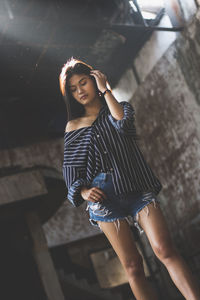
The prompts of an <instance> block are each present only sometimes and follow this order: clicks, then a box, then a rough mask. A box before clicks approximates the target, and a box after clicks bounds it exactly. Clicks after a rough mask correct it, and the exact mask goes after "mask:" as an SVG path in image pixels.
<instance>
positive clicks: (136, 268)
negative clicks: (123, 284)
mask: <svg viewBox="0 0 200 300" xmlns="http://www.w3.org/2000/svg"><path fill="white" fill-rule="evenodd" d="M124 267H125V270H126V273H127V275H128V277H129V278H132V279H134V278H138V276H144V267H143V259H142V256H141V255H138V256H137V257H136V258H133V259H130V260H127V261H126V262H125V264H124Z"/></svg>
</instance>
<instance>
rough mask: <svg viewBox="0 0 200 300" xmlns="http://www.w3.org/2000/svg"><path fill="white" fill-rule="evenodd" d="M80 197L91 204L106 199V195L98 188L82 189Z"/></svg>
mask: <svg viewBox="0 0 200 300" xmlns="http://www.w3.org/2000/svg"><path fill="white" fill-rule="evenodd" d="M81 196H82V198H83V199H84V200H86V201H91V202H102V201H103V200H104V199H107V195H106V194H105V193H104V192H103V191H102V190H101V189H100V188H98V187H92V188H89V189H88V188H87V187H82V189H81Z"/></svg>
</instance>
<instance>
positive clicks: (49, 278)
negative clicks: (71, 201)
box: [26, 212, 65, 300]
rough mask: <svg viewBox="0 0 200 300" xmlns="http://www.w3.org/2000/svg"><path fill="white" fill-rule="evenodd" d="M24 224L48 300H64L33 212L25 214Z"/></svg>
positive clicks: (40, 227)
mask: <svg viewBox="0 0 200 300" xmlns="http://www.w3.org/2000/svg"><path fill="white" fill-rule="evenodd" d="M26 222H27V224H28V228H29V231H30V235H31V237H32V242H33V247H32V254H33V257H34V259H35V262H36V264H37V268H38V272H39V275H40V279H41V282H42V284H43V287H44V290H45V293H46V295H47V299H48V300H64V299H65V298H64V295H63V292H62V289H61V286H60V283H59V280H58V276H57V273H56V271H55V268H54V265H53V261H52V259H51V256H50V254H49V251H48V246H47V242H46V238H45V235H44V232H43V229H42V226H41V224H40V220H39V217H38V215H37V213H35V212H29V213H27V214H26Z"/></svg>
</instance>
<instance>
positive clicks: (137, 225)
mask: <svg viewBox="0 0 200 300" xmlns="http://www.w3.org/2000/svg"><path fill="white" fill-rule="evenodd" d="M142 201H147V203H145V204H144V205H143V206H142V207H140V208H139V209H138V211H137V213H136V215H135V216H134V226H135V227H137V229H138V231H139V233H140V235H141V234H142V233H143V232H144V230H143V229H142V227H141V226H140V225H139V216H140V215H139V212H140V211H141V210H142V209H145V208H146V215H147V216H148V215H149V207H148V205H149V204H150V203H151V202H153V204H154V207H155V208H157V204H160V201H159V200H158V199H157V198H155V199H154V198H152V199H151V200H150V201H149V200H146V199H143V200H142Z"/></svg>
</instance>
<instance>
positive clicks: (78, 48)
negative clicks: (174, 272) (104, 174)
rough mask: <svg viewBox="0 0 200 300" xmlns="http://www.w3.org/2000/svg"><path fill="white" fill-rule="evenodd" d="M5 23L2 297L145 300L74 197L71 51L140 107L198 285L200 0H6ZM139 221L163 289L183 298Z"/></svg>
mask: <svg viewBox="0 0 200 300" xmlns="http://www.w3.org/2000/svg"><path fill="white" fill-rule="evenodd" d="M0 24H1V26H0V44H1V48H0V49H1V50H0V51H1V57H0V60H1V69H0V78H1V82H0V86H1V88H0V124H1V126H0V223H1V227H0V232H1V235H0V236H1V247H0V276H1V288H0V299H2V300H11V299H20V300H25V299H26V300H36V299H37V300H64V299H66V300H104V299H105V300H106V299H107V300H109V299H116V300H125V299H126V300H133V299H136V298H135V297H134V295H133V293H132V291H131V288H130V285H129V283H128V280H127V277H126V274H125V272H124V270H123V268H122V266H121V263H120V261H119V259H118V257H117V255H116V253H115V251H114V250H113V249H112V247H111V245H110V243H109V241H108V239H107V238H106V236H105V235H104V234H103V233H102V232H100V231H99V229H98V228H95V227H94V226H91V224H90V223H89V220H88V218H89V217H88V211H87V210H86V203H83V204H82V205H80V206H79V207H74V206H73V205H72V204H71V203H70V201H68V199H67V187H66V184H65V182H64V179H63V174H62V164H63V151H64V130H65V126H66V121H67V115H66V107H65V103H64V101H63V98H62V95H61V92H60V89H59V74H60V71H61V68H62V67H63V65H64V63H65V62H66V61H67V59H69V58H70V57H72V56H73V57H75V58H77V59H81V60H83V61H85V62H86V63H88V64H89V65H92V66H94V67H95V68H96V69H99V70H102V72H104V73H105V74H106V75H107V77H108V79H109V83H110V85H111V87H112V91H113V94H114V96H115V97H116V99H117V100H118V101H119V102H121V101H127V102H129V103H131V104H132V106H133V107H134V109H135V124H136V127H137V130H138V133H139V135H140V136H141V139H140V141H139V145H140V149H141V150H142V152H143V153H144V156H145V158H146V160H147V161H148V163H149V165H150V166H151V167H152V168H153V170H155V173H156V174H157V175H158V178H159V179H160V180H161V182H162V185H163V188H162V190H161V192H160V193H159V195H158V198H159V200H160V205H161V208H162V210H163V213H164V215H165V217H166V220H167V225H168V227H169V230H170V233H171V236H172V239H173V241H174V243H175V245H176V247H177V249H178V250H179V252H180V254H181V255H182V257H183V258H184V259H185V261H186V263H187V264H188V265H189V267H190V269H191V270H192V273H193V276H194V277H195V279H196V280H197V281H198V283H199V286H200V238H199V237H200V184H199V183H200V172H199V171H200V117H199V116H200V80H199V78H200V0H190V1H187V0H163V1H161V0H159V1H158V0H151V1H147V0H137V1H136V0H130V1H129V0H46V1H43V0H29V1H26V0H4V1H1V2H0ZM130 226H131V230H132V234H133V237H134V240H135V243H136V245H137V248H138V251H139V252H140V253H141V255H142V258H143V264H144V270H145V275H146V277H147V280H148V281H149V283H150V285H152V286H153V287H154V288H155V289H156V290H157V291H158V293H159V297H160V298H159V299H163V300H170V299H171V300H181V299H185V298H184V297H183V296H182V295H181V293H180V292H179V291H178V289H177V288H176V286H175V284H174V283H173V282H172V280H171V278H170V276H169V273H168V272H167V270H166V268H165V267H164V266H163V264H162V263H161V262H160V261H159V260H158V258H157V257H156V256H155V254H154V253H153V251H152V248H151V246H150V243H149V241H148V240H147V237H146V235H145V234H144V233H143V234H140V233H139V230H138V229H137V228H136V227H135V226H132V225H130ZM195 299H196V298H195ZM191 300H192V299H191Z"/></svg>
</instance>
